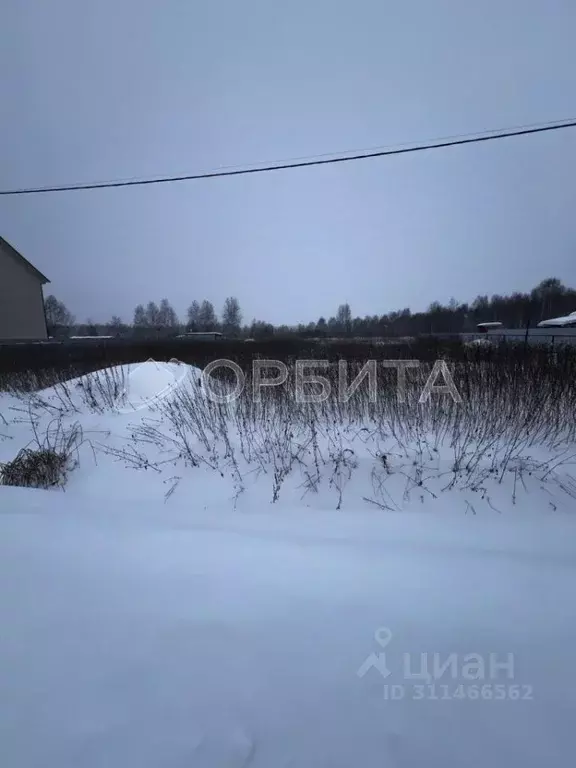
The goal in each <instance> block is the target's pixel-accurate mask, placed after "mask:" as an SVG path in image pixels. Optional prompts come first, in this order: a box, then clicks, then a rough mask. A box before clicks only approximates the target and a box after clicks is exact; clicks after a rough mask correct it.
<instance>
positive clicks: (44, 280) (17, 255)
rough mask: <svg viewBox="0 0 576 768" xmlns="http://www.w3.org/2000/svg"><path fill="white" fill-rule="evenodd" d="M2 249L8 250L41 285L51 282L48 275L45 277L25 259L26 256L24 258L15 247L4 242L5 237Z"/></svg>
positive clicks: (2, 240)
mask: <svg viewBox="0 0 576 768" xmlns="http://www.w3.org/2000/svg"><path fill="white" fill-rule="evenodd" d="M0 248H4V250H6V251H7V252H8V253H9V254H11V255H12V256H13V257H14V258H15V259H16V260H17V261H19V262H20V263H21V264H22V266H24V267H25V268H26V269H27V270H28V271H29V272H31V273H32V274H33V275H34V276H35V277H36V278H37V279H38V280H40V282H41V283H49V282H50V280H48V278H47V277H46V275H43V274H42V272H40V270H39V269H36V267H35V266H34V265H33V264H30V262H29V261H28V259H25V258H24V256H22V254H21V253H19V252H18V251H17V250H16V248H14V246H12V245H10V243H9V242H8V241H7V240H4V238H3V237H0Z"/></svg>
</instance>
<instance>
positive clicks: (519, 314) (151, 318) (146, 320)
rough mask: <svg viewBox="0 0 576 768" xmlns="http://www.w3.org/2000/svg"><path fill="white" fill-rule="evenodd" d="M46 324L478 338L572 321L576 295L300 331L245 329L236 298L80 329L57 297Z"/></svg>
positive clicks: (544, 290) (556, 290)
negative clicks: (490, 329)
mask: <svg viewBox="0 0 576 768" xmlns="http://www.w3.org/2000/svg"><path fill="white" fill-rule="evenodd" d="M45 309H46V321H47V324H48V329H49V333H50V335H57V334H66V335H81V336H97V335H100V336H102V335H125V334H134V335H138V334H142V335H150V334H155V335H166V336H171V335H177V334H179V333H183V332H202V331H220V332H221V333H224V334H225V335H226V336H229V337H232V338H234V337H238V338H247V337H250V338H255V339H264V338H268V337H272V336H278V335H281V336H287V335H294V334H298V335H300V336H309V337H313V336H320V337H330V336H340V337H347V336H348V337H350V336H356V337H358V336H360V337H378V336H395V337H402V336H421V335H426V334H447V333H465V332H473V331H474V330H475V328H476V325H477V324H478V323H481V322H491V321H499V322H501V323H503V325H504V326H505V327H507V328H526V327H529V326H530V327H533V326H535V325H536V324H537V323H539V322H540V321H541V320H544V319H547V318H551V317H559V316H563V315H568V314H570V312H574V311H576V290H574V289H573V288H568V287H566V286H565V285H564V284H563V283H562V282H561V281H560V280H559V279H558V278H555V277H550V278H547V279H546V280H542V282H540V283H539V284H538V285H537V286H536V287H535V288H534V289H533V290H532V291H530V292H529V293H519V292H516V293H512V294H510V295H507V296H505V295H498V294H495V295H493V296H491V297H488V296H477V297H476V298H475V299H474V301H472V302H471V303H459V302H458V301H456V299H451V300H450V301H449V302H448V304H446V305H443V304H441V303H440V302H433V303H432V304H430V306H429V307H428V309H427V310H426V311H424V312H411V310H410V309H408V308H404V309H400V310H395V311H393V312H388V313H386V314H383V315H366V316H365V317H354V316H353V314H352V310H351V308H350V305H349V304H341V305H340V306H339V307H338V309H337V311H336V313H335V315H334V316H332V317H329V318H325V317H320V318H319V319H318V320H316V321H312V322H310V323H308V324H299V325H297V326H288V325H281V326H274V325H273V324H272V323H268V322H265V321H263V320H252V322H251V323H250V324H249V325H242V311H241V309H240V303H239V301H238V299H237V298H236V297H234V296H230V297H228V298H227V299H226V301H225V302H224V306H223V308H222V312H221V313H220V315H218V314H217V312H216V310H215V308H214V305H213V304H212V302H210V301H208V300H206V299H204V300H202V301H192V303H191V304H190V306H189V307H188V309H187V312H186V317H185V318H183V319H180V318H179V317H178V315H177V313H176V311H175V310H174V308H173V307H172V305H171V304H170V302H169V301H168V299H162V300H161V301H160V303H159V304H157V303H156V302H154V301H150V302H148V303H147V304H139V305H138V306H137V307H136V308H135V310H134V314H133V318H132V322H131V323H129V324H128V323H124V322H123V321H122V319H121V318H120V317H118V316H114V317H112V318H111V320H110V321H109V322H108V323H103V324H102V323H101V324H96V323H94V322H92V321H91V320H90V319H89V320H87V321H86V322H85V323H81V324H76V322H75V319H74V316H73V315H72V314H71V313H70V312H69V311H68V309H67V308H66V306H65V305H64V304H63V303H62V302H61V301H58V299H56V298H55V297H54V296H48V297H47V298H46V301H45Z"/></svg>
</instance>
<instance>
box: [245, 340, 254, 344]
mask: <svg viewBox="0 0 576 768" xmlns="http://www.w3.org/2000/svg"><path fill="white" fill-rule="evenodd" d="M249 341H256V339H244V343H245V344H247V343H248V342H249Z"/></svg>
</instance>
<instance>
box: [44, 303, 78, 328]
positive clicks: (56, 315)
mask: <svg viewBox="0 0 576 768" xmlns="http://www.w3.org/2000/svg"><path fill="white" fill-rule="evenodd" d="M44 311H45V314H46V325H47V327H48V333H52V332H54V331H57V330H59V329H65V328H66V329H69V328H70V326H72V325H74V315H72V313H71V312H69V310H68V308H67V307H66V305H65V304H64V302H62V301H58V299H57V298H56V297H55V296H53V295H52V294H51V295H50V296H47V297H46V299H45V301H44Z"/></svg>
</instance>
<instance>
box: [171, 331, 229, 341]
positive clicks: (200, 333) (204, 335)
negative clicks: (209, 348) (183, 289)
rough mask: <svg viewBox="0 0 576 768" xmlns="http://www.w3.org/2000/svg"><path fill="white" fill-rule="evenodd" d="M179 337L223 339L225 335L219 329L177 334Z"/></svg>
mask: <svg viewBox="0 0 576 768" xmlns="http://www.w3.org/2000/svg"><path fill="white" fill-rule="evenodd" d="M176 338H177V339H188V340H189V341H222V340H223V339H224V338H225V337H224V335H223V334H222V333H219V332H218V331H190V332H189V333H181V334H180V335H179V336H176Z"/></svg>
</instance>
